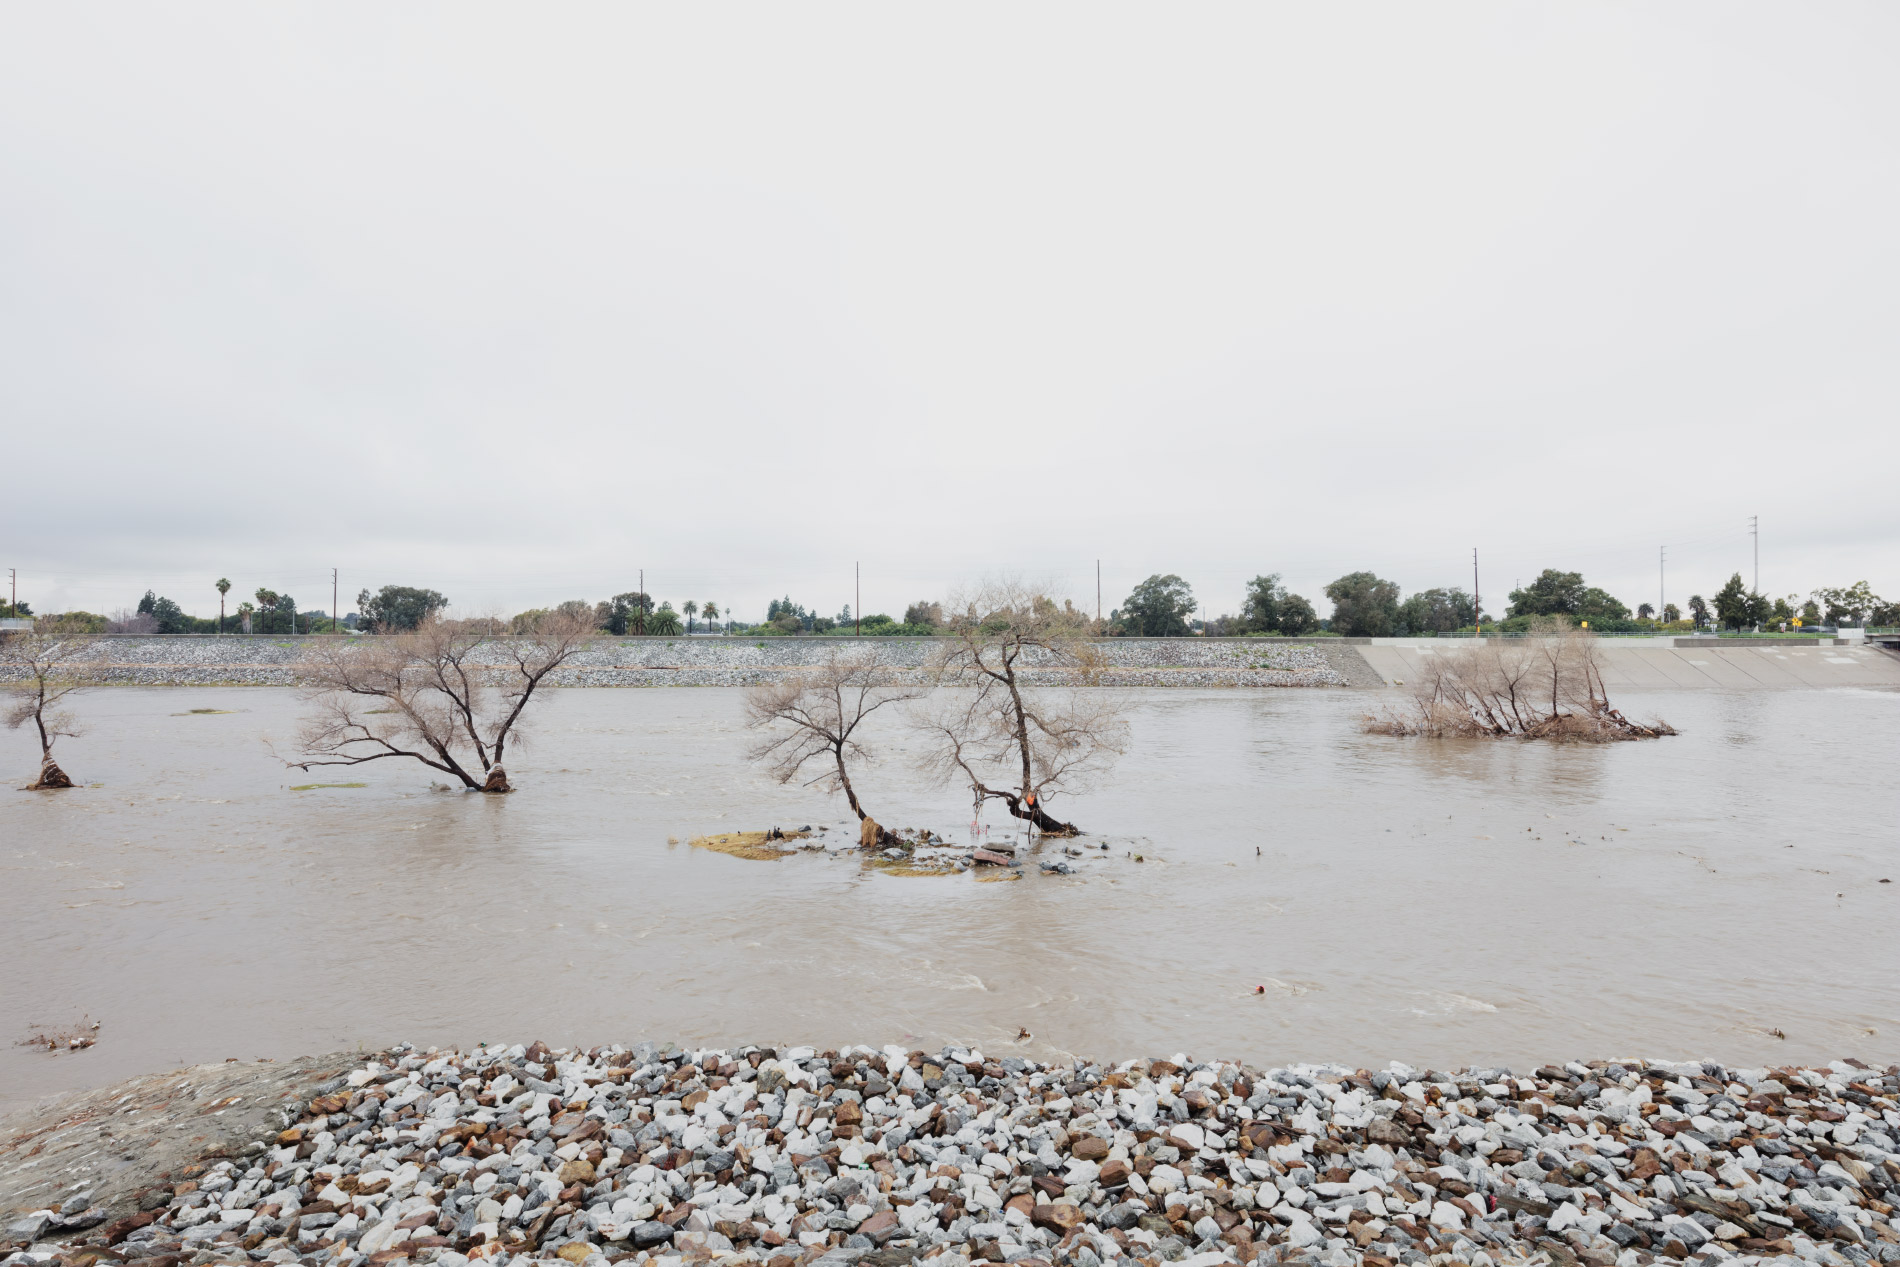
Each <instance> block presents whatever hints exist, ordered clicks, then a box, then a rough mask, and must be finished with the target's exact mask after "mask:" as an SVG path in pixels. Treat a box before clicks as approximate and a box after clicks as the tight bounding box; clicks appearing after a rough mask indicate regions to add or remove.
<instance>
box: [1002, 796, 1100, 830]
mask: <svg viewBox="0 0 1900 1267" xmlns="http://www.w3.org/2000/svg"><path fill="white" fill-rule="evenodd" d="M1003 800H1004V802H1005V803H1006V804H1007V805H1008V806H1009V812H1010V813H1011V814H1013V815H1015V816H1016V817H1017V818H1022V819H1027V820H1028V821H1029V822H1032V823H1034V824H1035V825H1036V830H1037V831H1039V832H1041V833H1042V834H1043V835H1045V836H1080V835H1081V834H1082V829H1081V828H1080V827H1077V826H1076V825H1075V824H1074V823H1065V822H1063V821H1062V820H1061V819H1058V818H1051V817H1050V816H1049V814H1048V812H1047V811H1046V810H1044V809H1043V808H1042V805H1041V804H1040V803H1037V804H1035V805H1025V804H1023V801H1022V798H1021V797H1019V796H1017V795H1015V794H1014V793H1010V792H1005V793H1003Z"/></svg>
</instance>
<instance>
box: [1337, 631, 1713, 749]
mask: <svg viewBox="0 0 1900 1267" xmlns="http://www.w3.org/2000/svg"><path fill="white" fill-rule="evenodd" d="M1412 707H1413V711H1412V712H1411V713H1410V714H1409V715H1402V714H1395V713H1388V714H1387V715H1386V716H1384V717H1374V718H1368V719H1367V721H1366V729H1368V730H1370V731H1374V732H1377V733H1380V734H1388V735H1429V736H1446V735H1462V736H1470V737H1475V738H1489V739H1502V738H1519V739H1558V740H1581V741H1585V742H1591V743H1604V742H1608V741H1610V740H1616V739H1655V738H1658V737H1659V736H1662V735H1673V734H1675V733H1676V732H1675V730H1674V728H1672V727H1671V726H1670V725H1669V723H1667V722H1664V721H1652V722H1650V723H1648V724H1647V725H1644V724H1641V723H1637V722H1633V721H1631V720H1629V719H1628V718H1627V717H1625V716H1624V715H1623V714H1622V712H1620V711H1619V710H1618V709H1616V708H1615V707H1614V706H1613V705H1611V703H1610V696H1609V691H1608V690H1607V689H1606V688H1605V687H1604V684H1603V666H1602V661H1601V657H1600V653H1599V652H1598V650H1597V645H1596V638H1595V637H1594V636H1593V635H1591V634H1587V633H1583V632H1581V631H1576V632H1570V633H1558V632H1554V631H1546V632H1545V633H1544V634H1542V635H1541V636H1538V637H1532V638H1524V639H1512V640H1509V641H1505V640H1500V639H1490V640H1487V641H1485V642H1484V643H1482V644H1480V645H1477V646H1468V647H1461V648H1459V649H1457V650H1455V651H1448V652H1440V653H1437V654H1433V655H1428V656H1426V657H1424V660H1423V664H1422V666H1421V668H1420V670H1419V672H1418V674H1417V675H1416V676H1415V677H1414V678H1413V681H1412Z"/></svg>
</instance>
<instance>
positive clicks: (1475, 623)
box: [1471, 546, 1484, 638]
mask: <svg viewBox="0 0 1900 1267" xmlns="http://www.w3.org/2000/svg"><path fill="white" fill-rule="evenodd" d="M1471 626H1472V628H1474V629H1476V630H1477V631H1478V637H1480V638H1482V637H1484V605H1483V603H1481V602H1480V601H1479V599H1478V547H1477V546H1472V547H1471Z"/></svg>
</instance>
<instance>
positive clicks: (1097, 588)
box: [1095, 559, 1102, 625]
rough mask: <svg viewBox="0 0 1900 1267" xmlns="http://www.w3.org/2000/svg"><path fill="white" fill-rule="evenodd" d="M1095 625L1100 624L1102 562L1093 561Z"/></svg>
mask: <svg viewBox="0 0 1900 1267" xmlns="http://www.w3.org/2000/svg"><path fill="white" fill-rule="evenodd" d="M1095 623H1096V624H1098V625H1099V624H1101V623H1102V561H1101V560H1100V559H1097V560H1095Z"/></svg>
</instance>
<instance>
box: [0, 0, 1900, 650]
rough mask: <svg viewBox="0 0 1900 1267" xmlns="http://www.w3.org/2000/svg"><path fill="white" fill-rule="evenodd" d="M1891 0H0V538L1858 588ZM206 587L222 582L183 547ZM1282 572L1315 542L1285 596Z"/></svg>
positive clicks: (1887, 171) (811, 591)
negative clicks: (619, 0)
mask: <svg viewBox="0 0 1900 1267" xmlns="http://www.w3.org/2000/svg"><path fill="white" fill-rule="evenodd" d="M1897 55H1900V9H1896V8H1895V7H1894V6H1892V5H1891V4H1875V3H1845V2H1844V3H1836V4H1827V5H1787V4H1738V3H1719V4H1694V3H1680V4H1669V5H1656V4H1650V3H1636V4H1626V5H1613V4H1596V3H1592V4H1570V5H1563V4H1546V5H1535V6H1532V5H1522V4H1495V5H1492V4H1476V3H1471V4H1436V5H1416V4H1409V3H1407V4H1392V5H1378V4H1354V5H1333V4H1319V3H1312V4H1303V5H1301V4H1293V5H1278V6H1263V5H1258V4H1251V3H1249V4H1241V5H1232V6H1223V5H1218V4H1197V5H1192V6H1182V5H1161V4H1153V5H1147V6H1110V5H1102V4H1093V3H1091V4H1079V5H1062V4H1029V5H1023V4H1015V3H1012V4H991V5H985V4H959V5H939V6H920V5H901V6H894V5H879V4H866V5H861V6H849V5H829V4H799V5H755V6H746V5H730V4H691V5H689V4H673V5H641V6H630V5H598V6H590V5H584V4H568V5H560V6H545V5H526V4H522V5H512V6H495V5H473V4H463V3H457V4H442V5H431V4H422V3H410V4H403V5H381V4H377V5H371V4H330V3H326V4H303V5H296V4H276V5H253V4H215V3H194V4H176V3H173V4H121V5H96V4H82V3H61V4H14V5H8V6H6V7H5V8H4V9H0V421H3V423H4V427H5V431H6V436H7V443H6V446H5V455H6V456H5V463H6V467H5V469H6V476H5V481H4V494H3V495H0V553H3V554H4V556H5V557H4V558H0V568H4V567H17V568H19V569H20V573H21V578H22V580H21V594H22V596H23V597H26V598H29V599H31V600H32V601H34V602H35V604H36V606H38V607H39V608H40V609H41V610H48V609H55V608H63V607H71V606H78V607H85V608H89V609H92V610H106V609H111V608H116V607H121V606H129V605H131V604H132V603H133V602H135V601H136V599H137V597H138V595H139V594H140V593H142V592H143V591H144V590H145V589H146V588H147V587H154V588H156V589H157V590H158V591H159V592H160V593H164V594H168V595H170V596H172V597H174V598H176V599H178V600H179V601H180V602H182V603H183V604H184V606H185V607H186V609H187V610H192V611H196V612H199V613H201V614H208V613H212V612H215V610H216V603H217V596H216V594H215V592H213V590H212V589H211V584H210V582H211V581H212V580H213V579H215V578H216V577H218V576H220V575H224V576H229V577H230V578H231V579H232V580H233V581H234V582H235V583H236V587H237V590H238V591H239V592H240V593H248V592H250V591H251V590H253V589H255V588H257V587H258V586H260V585H268V586H271V587H273V588H278V589H288V590H289V591H290V592H292V593H294V594H296V595H297V597H298V598H299V599H300V600H301V601H302V603H303V605H304V606H306V607H310V606H316V605H318V602H319V599H321V604H322V605H323V606H326V607H327V606H328V602H329V593H328V590H329V575H330V573H329V569H330V568H331V567H333V566H334V567H337V568H339V569H341V575H342V586H343V593H344V596H345V607H346V608H347V607H348V606H349V595H352V594H354V593H355V591H356V590H357V589H358V588H360V587H363V586H372V587H374V586H378V585H382V584H386V583H392V582H394V583H404V584H422V585H430V586H433V587H435V588H437V589H440V590H442V591H443V592H445V593H446V594H448V595H449V597H450V598H451V599H452V600H454V601H455V602H456V604H457V605H458V606H459V607H462V608H464V609H470V610H493V609H502V610H514V609H519V608H521V607H525V606H529V605H536V604H543V603H548V602H551V601H557V600H560V599H564V598H571V597H580V598H589V599H594V598H600V597H602V596H605V595H607V594H610V593H613V592H616V591H621V590H626V589H630V588H632V587H633V585H634V580H635V572H634V569H635V568H637V567H639V566H642V565H644V566H645V568H646V576H647V585H648V588H649V589H650V590H652V591H653V592H654V593H655V595H656V596H657V597H660V598H667V599H671V600H673V601H674V602H675V603H676V604H677V603H678V602H680V601H682V600H684V599H687V598H695V599H700V600H704V599H708V598H711V599H715V600H717V601H719V602H720V603H722V604H725V605H730V606H731V607H733V608H734V609H735V610H736V611H737V612H738V614H739V615H741V616H743V617H751V618H757V617H759V616H761V615H762V614H763V611H762V609H763V606H764V603H765V601H766V600H767V599H768V598H769V597H771V596H773V595H776V594H781V593H786V592H789V593H790V594H792V595H793V596H794V597H795V598H797V599H798V600H799V601H801V602H804V603H806V604H807V605H810V606H813V607H816V608H818V609H820V610H823V611H835V610H836V609H837V607H838V606H839V605H840V604H842V603H845V602H849V601H851V598H852V594H851V569H852V564H853V562H854V560H862V562H863V566H864V577H865V579H864V606H865V608H866V609H868V610H871V611H877V610H888V611H891V612H892V613H893V614H899V613H901V609H902V607H903V605H904V603H905V602H906V601H907V600H910V599H914V598H920V597H930V596H940V595H941V594H942V592H943V591H944V590H945V589H947V588H948V587H949V586H950V585H952V584H954V583H956V582H957V581H959V580H962V579H966V578H970V577H974V576H977V575H980V574H983V573H986V572H995V571H1001V570H1010V571H1016V572H1021V573H1024V574H1028V575H1031V576H1043V577H1049V578H1052V579H1053V580H1054V582H1055V583H1056V585H1057V587H1058V589H1060V590H1063V591H1066V592H1068V593H1070V594H1073V595H1074V596H1075V597H1076V598H1078V599H1081V600H1083V601H1086V602H1088V603H1091V604H1092V602H1093V598H1094V561H1095V560H1096V559H1097V558H1098V557H1099V558H1100V559H1101V560H1102V566H1103V575H1104V588H1105V591H1106V592H1105V598H1106V600H1107V605H1111V606H1112V605H1113V604H1114V603H1115V602H1116V601H1118V600H1119V599H1120V598H1122V597H1123V596H1124V595H1125V594H1126V593H1127V592H1128V589H1129V588H1130V586H1131V585H1132V584H1133V583H1134V582H1136V581H1138V580H1139V579H1140V578H1142V577H1144V576H1146V575H1148V574H1149V573H1152V572H1178V573H1180V574H1182V575H1183V576H1185V577H1187V578H1188V580H1189V581H1191V582H1192V583H1193V585H1194V587H1195V590H1196V592H1197V594H1199V595H1200V596H1201V598H1202V601H1203V603H1204V604H1205V605H1206V606H1207V608H1209V609H1210V610H1212V611H1215V612H1218V611H1221V610H1227V609H1231V608H1233V607H1234V606H1236V604H1237V602H1238V599H1239V595H1240V591H1241V588H1242V585H1243V583H1244V581H1245V579H1246V578H1247V577H1249V576H1251V575H1253V574H1255V573H1257V572H1262V571H1279V572H1281V573H1283V574H1285V576H1286V578H1287V580H1288V582H1289V583H1290V584H1291V585H1292V586H1293V588H1294V589H1296V590H1299V591H1303V592H1305V593H1307V594H1309V595H1311V596H1314V597H1315V598H1317V597H1318V596H1319V590H1320V588H1321V587H1322V586H1323V585H1324V584H1325V583H1326V582H1327V581H1328V580H1330V579H1332V578H1333V577H1335V576H1337V575H1339V574H1340V573H1342V572H1345V571H1349V570H1354V569H1359V568H1368V569H1372V570H1374V571H1377V572H1379V573H1381V574H1382V575H1386V576H1389V577H1391V578H1393V579H1395V580H1397V581H1398V582H1400V583H1401V584H1402V585H1403V586H1404V587H1405V588H1406V589H1407V590H1408V591H1410V590H1413V589H1419V588H1424V587H1428V586H1432V585H1445V584H1452V585H1464V586H1466V587H1469V585H1470V583H1471V550H1472V547H1473V546H1476V547H1478V548H1479V550H1480V551H1481V552H1482V560H1483V564H1484V575H1483V588H1484V590H1485V592H1486V594H1487V595H1488V596H1490V597H1491V598H1493V599H1494V600H1499V601H1494V602H1492V603H1488V604H1487V606H1488V607H1490V608H1491V609H1492V610H1496V609H1497V608H1499V607H1501V606H1502V603H1501V600H1502V598H1503V593H1504V591H1505V590H1506V589H1508V588H1509V587H1510V585H1511V583H1512V582H1513V581H1514V580H1516V579H1518V578H1522V579H1525V580H1528V579H1529V578H1530V577H1531V576H1532V575H1534V574H1535V573H1536V572H1537V571H1538V570H1539V569H1541V568H1543V567H1547V566H1559V567H1563V568H1566V569H1574V570H1581V571H1583V572H1584V574H1585V575H1586V577H1587V578H1588V579H1590V580H1591V581H1593V582H1596V583H1600V584H1603V585H1605V586H1607V587H1608V588H1610V589H1611V590H1612V591H1613V592H1615V593H1617V594H1618V595H1619V596H1621V597H1622V598H1623V599H1624V600H1625V601H1627V602H1629V603H1630V604H1631V605H1634V604H1635V603H1637V602H1640V601H1644V600H1646V599H1650V600H1653V598H1654V597H1655V595H1656V593H1657V575H1656V557H1657V547H1658V546H1659V545H1660V544H1664V543H1667V544H1668V545H1669V546H1670V555H1671V557H1672V560H1673V562H1672V566H1671V570H1670V575H1669V582H1668V590H1669V597H1670V599H1671V600H1672V601H1677V602H1680V601H1682V600H1683V599H1684V598H1686V596H1687V595H1688V594H1689V592H1690V591H1691V590H1692V589H1694V590H1700V591H1702V592H1704V593H1708V592H1711V591H1712V590H1713V589H1715V588H1716V587H1717V586H1718V585H1719V584H1720V583H1721V581H1722V579H1723V578H1725V577H1726V576H1727V575H1728V574H1729V573H1730V572H1731V571H1735V570H1738V569H1739V570H1740V571H1742V573H1743V575H1744V579H1746V578H1747V577H1748V575H1749V568H1750V562H1751V560H1750V539H1749V537H1748V533H1747V518H1748V516H1750V515H1759V516H1760V517H1761V524H1762V556H1761V580H1762V587H1763V589H1764V590H1766V591H1768V592H1770V593H1775V594H1781V593H1786V592H1789V591H1794V590H1799V591H1802V592H1804V593H1805V592H1806V591H1807V590H1809V589H1811V588H1813V587H1815V586H1819V585H1829V584H1844V583H1847V582H1851V581H1853V580H1857V579H1861V578H1866V579H1868V580H1869V581H1871V582H1872V583H1873V586H1874V588H1875V589H1876V590H1877V591H1880V592H1883V593H1886V594H1888V595H1893V594H1896V593H1900V515H1896V514H1895V501H1896V499H1895V496H1894V490H1895V476H1896V472H1900V427H1896V425H1895V424H1896V417H1895V404H1896V400H1897V399H1900V391H1897V388H1900V362H1897V361H1896V357H1895V348H1896V346H1900V316H1897V315H1896V314H1897V313H1900V307H1897V306H1896V301H1895V295H1896V293H1900V285H1897V284H1896V283H1900V275H1897V273H1900V270H1897V269H1896V262H1897V260H1900V256H1897V254H1896V245H1895V243H1896V235H1895V233H1894V226H1895V225H1896V224H1900V143H1897V142H1900V136H1897V135H1896V133H1900V76H1897V75H1896V74H1895V67H1896V64H1900V63H1897V60H1896V58H1897ZM233 597H234V600H235V597H236V595H234V596H233ZM1321 605H1322V607H1323V606H1324V604H1323V603H1322V604H1321Z"/></svg>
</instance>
